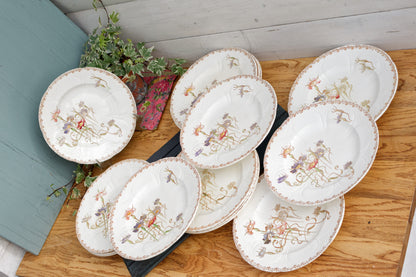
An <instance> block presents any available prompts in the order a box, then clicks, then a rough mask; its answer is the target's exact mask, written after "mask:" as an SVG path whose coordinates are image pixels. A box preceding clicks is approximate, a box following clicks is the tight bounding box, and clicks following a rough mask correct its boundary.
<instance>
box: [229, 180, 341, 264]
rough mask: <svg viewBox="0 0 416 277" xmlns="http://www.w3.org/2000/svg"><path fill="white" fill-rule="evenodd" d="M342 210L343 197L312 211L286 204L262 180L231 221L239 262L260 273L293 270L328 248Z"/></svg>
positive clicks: (338, 227)
mask: <svg viewBox="0 0 416 277" xmlns="http://www.w3.org/2000/svg"><path fill="white" fill-rule="evenodd" d="M344 210H345V202H344V197H339V198H337V199H335V200H333V201H331V202H329V203H326V204H322V205H318V206H316V207H305V206H297V205H294V204H290V203H287V202H285V201H283V200H281V199H280V198H278V197H276V196H275V195H274V194H273V193H272V192H271V191H270V188H269V187H268V186H267V183H266V181H265V179H264V178H263V176H262V177H260V182H259V184H258V186H257V189H256V191H255V192H254V195H253V197H252V199H251V200H250V202H249V203H248V204H247V205H246V207H245V208H244V209H243V210H242V211H241V212H240V213H239V214H238V216H237V217H236V218H235V219H234V224H233V237H234V242H235V245H236V247H237V249H238V251H239V252H240V254H241V256H242V257H243V259H244V260H245V261H246V262H248V263H249V264H251V265H252V266H254V267H256V268H258V269H260V270H263V271H268V272H285V271H291V270H295V269H298V268H300V267H303V266H305V265H306V264H308V263H310V262H312V261H313V260H315V259H316V258H317V257H319V256H320V255H321V254H322V253H323V252H324V251H325V249H326V248H327V247H328V246H329V245H330V244H331V242H332V241H333V240H334V238H335V236H336V235H337V233H338V231H339V229H340V227H341V224H342V220H343V217H344Z"/></svg>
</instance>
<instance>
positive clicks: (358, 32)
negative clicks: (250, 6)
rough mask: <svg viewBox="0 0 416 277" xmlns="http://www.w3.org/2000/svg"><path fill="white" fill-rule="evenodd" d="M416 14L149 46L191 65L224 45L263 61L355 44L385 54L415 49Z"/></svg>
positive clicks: (381, 15) (291, 26) (323, 22)
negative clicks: (185, 60)
mask: <svg viewBox="0 0 416 277" xmlns="http://www.w3.org/2000/svg"><path fill="white" fill-rule="evenodd" d="M415 13H416V8H409V9H403V10H396V11H389V12H380V13H373V14H366V15H357V16H349V17H342V18H332V19H323V20H317V21H312V22H301V23H294V24H287V25H276V26H271V27H265V28H257V29H250V30H241V31H234V32H227V33H220V34H213V35H205V36H195V37H187V38H180V39H172V40H165V41H158V42H152V43H151V45H154V46H155V49H156V51H155V55H159V56H166V57H183V58H185V59H188V60H189V61H193V60H195V59H197V58H198V57H200V56H202V55H204V54H206V53H208V52H209V51H212V50H214V49H218V48H224V47H241V48H244V49H246V50H248V51H250V52H251V53H253V54H254V55H255V56H256V57H257V58H258V59H259V60H276V59H290V58H297V57H309V56H319V55H321V54H322V53H324V52H325V51H328V50H330V49H332V48H335V47H337V46H340V45H345V44H352V43H363V44H372V45H375V46H377V47H379V48H381V49H383V50H386V51H388V50H396V49H409V48H414V47H415V46H416V37H415V36H414V30H415V29H416V22H415V21H414V15H415ZM392 22H394V24H392Z"/></svg>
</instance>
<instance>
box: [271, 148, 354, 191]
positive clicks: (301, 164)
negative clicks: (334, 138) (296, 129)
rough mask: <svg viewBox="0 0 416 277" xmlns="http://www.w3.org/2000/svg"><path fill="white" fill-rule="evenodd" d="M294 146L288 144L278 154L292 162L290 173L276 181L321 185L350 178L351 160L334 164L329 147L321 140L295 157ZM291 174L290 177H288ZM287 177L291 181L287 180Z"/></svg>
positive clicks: (292, 184) (352, 174)
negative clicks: (341, 163)
mask: <svg viewBox="0 0 416 277" xmlns="http://www.w3.org/2000/svg"><path fill="white" fill-rule="evenodd" d="M294 150H295V149H294V147H293V146H291V145H288V146H286V147H284V148H283V149H282V153H281V154H280V155H281V156H282V157H283V158H284V159H289V160H290V161H291V163H292V166H291V167H290V173H289V174H284V175H282V176H281V177H279V178H278V180H277V183H279V184H280V183H283V182H284V183H286V184H287V185H288V186H291V187H292V186H293V187H296V186H302V185H304V184H306V183H307V184H310V185H311V186H315V187H321V186H323V185H324V184H328V183H331V182H333V181H335V180H337V179H339V178H352V176H354V168H353V167H352V162H351V161H347V162H346V163H345V164H344V165H343V166H340V165H335V164H333V162H332V161H331V154H332V152H331V148H330V147H328V146H326V145H325V143H324V141H323V140H319V141H317V142H316V143H315V145H314V148H313V149H312V148H309V150H308V151H307V153H304V154H301V155H300V156H299V157H296V156H295V155H294V154H293V151H294ZM289 176H292V178H289ZM289 179H290V180H291V181H289Z"/></svg>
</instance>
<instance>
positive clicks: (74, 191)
mask: <svg viewBox="0 0 416 277" xmlns="http://www.w3.org/2000/svg"><path fill="white" fill-rule="evenodd" d="M80 197H81V193H80V191H79V189H77V188H73V189H72V194H71V198H72V199H78V198H80Z"/></svg>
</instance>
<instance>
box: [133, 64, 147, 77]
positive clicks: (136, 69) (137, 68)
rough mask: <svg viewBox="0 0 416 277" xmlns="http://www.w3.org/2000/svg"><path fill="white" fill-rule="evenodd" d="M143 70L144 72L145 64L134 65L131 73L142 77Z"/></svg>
mask: <svg viewBox="0 0 416 277" xmlns="http://www.w3.org/2000/svg"><path fill="white" fill-rule="evenodd" d="M143 70H144V64H142V63H136V64H135V65H133V66H132V67H131V71H132V72H133V73H134V74H138V75H140V76H142V72H143Z"/></svg>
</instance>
